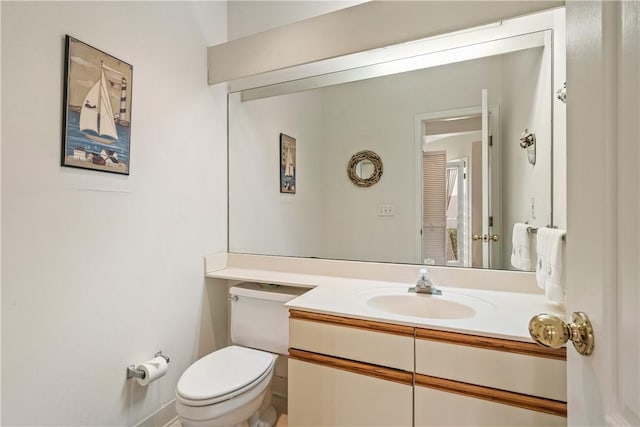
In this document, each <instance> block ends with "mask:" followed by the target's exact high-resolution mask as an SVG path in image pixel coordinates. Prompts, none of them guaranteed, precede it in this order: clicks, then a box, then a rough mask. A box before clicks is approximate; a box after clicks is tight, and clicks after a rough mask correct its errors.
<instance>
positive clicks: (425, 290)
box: [409, 268, 442, 295]
mask: <svg viewBox="0 0 640 427" xmlns="http://www.w3.org/2000/svg"><path fill="white" fill-rule="evenodd" d="M409 292H415V293H416V294H429V295H442V291H441V290H440V289H436V287H435V286H434V285H433V283H431V280H430V279H429V272H428V271H427V269H426V268H421V269H420V279H419V280H418V281H417V282H416V285H415V286H412V287H410V288H409Z"/></svg>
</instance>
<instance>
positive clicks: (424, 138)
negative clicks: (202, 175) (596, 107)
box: [229, 9, 566, 269]
mask: <svg viewBox="0 0 640 427" xmlns="http://www.w3.org/2000/svg"><path fill="white" fill-rule="evenodd" d="M563 28H564V11H563V10H562V9H555V10H550V11H546V12H542V13H540V14H536V15H530V16H527V17H521V18H515V19H513V20H509V21H503V22H501V23H497V24H495V25H490V26H486V27H482V28H479V29H474V30H470V31H464V32H458V33H456V34H452V35H451V36H448V37H447V36H444V37H442V36H441V37H438V38H436V39H435V40H425V41H423V42H421V43H422V44H421V43H416V44H414V45H412V46H410V47H411V48H412V49H424V52H425V53H419V54H416V53H415V51H414V52H413V53H411V54H404V56H402V57H399V56H398V55H397V54H395V53H394V52H393V50H391V49H389V54H390V55H391V56H394V55H395V56H394V57H393V60H392V61H383V62H380V63H378V64H373V65H367V66H364V67H361V66H358V65H357V64H356V65H353V64H351V65H349V66H345V67H344V69H343V70H338V71H336V72H332V73H326V74H324V73H323V74H320V75H317V76H307V77H305V78H301V79H296V80H295V81H282V82H279V83H276V84H271V85H267V86H262V87H255V88H246V89H244V90H239V91H236V92H233V93H230V95H229V251H230V252H239V253H251V254H262V255H280V256H297V257H315V258H329V259H342V260H358V261H375V262H395V263H410V264H423V263H426V264H435V265H449V266H458V267H477V268H493V269H512V267H511V264H510V255H511V250H512V245H511V240H512V237H511V230H512V229H513V225H514V223H518V222H528V223H529V224H531V225H532V226H533V227H538V226H544V225H560V226H561V227H562V226H566V224H564V218H565V213H564V204H563V203H562V200H564V199H565V195H564V188H565V187H564V172H563V171H564V166H563V163H562V162H563V160H564V152H565V148H564V147H565V145H564V134H563V132H564V122H563V121H564V115H563V111H564V110H563V109H564V104H561V103H560V102H559V101H554V92H555V89H557V88H558V87H560V86H561V85H562V82H563V81H564V68H563V67H564V42H563V41H562V40H561V37H563V34H564V33H563ZM448 43H449V44H448ZM402 49H404V50H405V51H406V50H407V46H403V47H402ZM376 55H380V52H378V51H377V52H376ZM525 129H527V131H528V132H530V133H532V134H534V135H535V139H536V144H535V150H536V161H535V164H532V163H531V162H530V156H529V155H528V154H530V153H528V150H526V149H523V148H522V146H521V144H520V143H521V138H522V134H523V132H524V131H525ZM280 133H285V134H287V135H290V136H291V137H293V138H295V139H296V144H297V145H296V161H295V162H296V170H295V176H296V192H295V194H281V193H280V192H279V183H278V180H279V170H280V163H281V159H280V157H281V156H280V151H279V148H278V143H279V142H278V136H279V135H280ZM364 150H368V151H373V152H375V153H377V154H378V155H379V157H380V159H381V162H382V163H383V164H384V177H383V178H382V179H380V180H379V182H377V183H376V185H373V186H368V187H359V186H356V185H353V183H352V182H351V181H350V178H349V175H348V173H347V172H346V167H347V164H348V163H349V161H350V159H351V157H352V156H353V154H354V153H358V152H361V151H364ZM529 151H530V150H529ZM558 200H560V201H561V202H558Z"/></svg>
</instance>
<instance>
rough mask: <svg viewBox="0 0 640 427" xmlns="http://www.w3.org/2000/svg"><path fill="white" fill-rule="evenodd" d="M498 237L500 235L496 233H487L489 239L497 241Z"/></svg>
mask: <svg viewBox="0 0 640 427" xmlns="http://www.w3.org/2000/svg"><path fill="white" fill-rule="evenodd" d="M499 238H500V236H498V235H497V234H490V235H489V239H490V240H493V241H494V242H497V241H498V239H499Z"/></svg>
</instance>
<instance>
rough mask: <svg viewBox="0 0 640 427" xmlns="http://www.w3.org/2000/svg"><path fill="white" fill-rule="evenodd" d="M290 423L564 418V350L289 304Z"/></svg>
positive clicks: (546, 421) (540, 421) (553, 421)
mask: <svg viewBox="0 0 640 427" xmlns="http://www.w3.org/2000/svg"><path fill="white" fill-rule="evenodd" d="M289 331H290V340H289V345H290V349H289V359H290V360H289V420H290V423H291V425H296V426H298V425H314V426H318V425H332V426H338V425H368V426H373V425H380V426H390V425H398V426H400V425H404V426H411V425H416V426H443V425H471V424H472V425H477V426H479V425H486V426H496V425H501V424H505V423H507V424H510V425H522V426H524V425H531V426H533V425H539V426H563V425H566V412H567V407H566V403H565V401H566V382H565V369H566V366H565V351H564V349H561V350H548V349H544V348H542V347H539V346H537V345H536V344H533V343H526V342H519V341H513V340H505V339H497V338H489V337H483V336H478V335H468V334H460V333H454V332H445V331H439V330H434V329H427V328H417V327H412V326H407V325H398V324H391V323H383V322H375V321H368V320H360V319H354V318H348V317H340V316H332V315H325V314H318V313H312V312H304V311H299V310H290V326H289Z"/></svg>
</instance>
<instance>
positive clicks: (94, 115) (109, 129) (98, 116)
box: [80, 70, 118, 143]
mask: <svg viewBox="0 0 640 427" xmlns="http://www.w3.org/2000/svg"><path fill="white" fill-rule="evenodd" d="M80 130H81V131H85V130H91V131H93V132H95V133H96V134H98V135H102V136H109V137H111V138H113V139H116V140H117V139H118V132H117V130H116V125H115V122H114V116H113V109H112V108H111V100H110V98H109V89H108V87H107V79H106V78H105V75H104V70H102V72H101V74H100V80H98V81H97V82H96V84H95V85H93V87H92V88H91V90H89V93H87V96H86V97H85V99H84V101H83V102H82V109H81V110H80ZM87 136H89V137H90V138H91V136H90V135H87ZM100 142H107V143H109V142H110V141H108V140H106V139H105V140H100Z"/></svg>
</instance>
